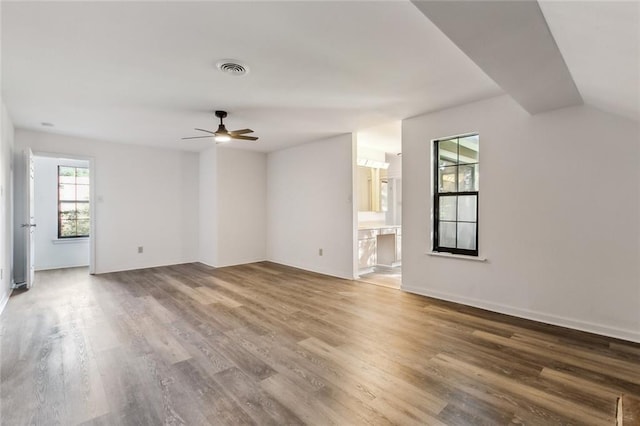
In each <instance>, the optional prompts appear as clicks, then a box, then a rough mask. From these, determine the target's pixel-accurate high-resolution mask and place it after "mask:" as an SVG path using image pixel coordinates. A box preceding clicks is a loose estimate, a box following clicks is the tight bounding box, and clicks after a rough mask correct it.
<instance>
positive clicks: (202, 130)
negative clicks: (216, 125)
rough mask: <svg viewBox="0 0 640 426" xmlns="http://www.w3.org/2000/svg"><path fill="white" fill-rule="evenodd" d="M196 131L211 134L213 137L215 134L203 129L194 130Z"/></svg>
mask: <svg viewBox="0 0 640 426" xmlns="http://www.w3.org/2000/svg"><path fill="white" fill-rule="evenodd" d="M196 130H199V131H201V132H207V133H211V134H212V135H215V133H214V132H212V131H211V130H205V129H196Z"/></svg>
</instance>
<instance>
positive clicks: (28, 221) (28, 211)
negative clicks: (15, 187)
mask: <svg viewBox="0 0 640 426" xmlns="http://www.w3.org/2000/svg"><path fill="white" fill-rule="evenodd" d="M24 162H25V171H26V176H25V177H26V179H27V180H26V185H25V187H26V190H27V194H26V196H25V197H24V198H25V209H24V211H25V218H24V222H22V228H23V229H24V238H25V248H26V254H27V267H26V271H25V272H26V273H25V283H26V285H27V288H31V287H33V284H34V279H35V266H34V262H35V241H34V232H35V228H36V224H35V223H34V213H33V211H34V209H33V192H34V190H33V188H34V186H33V178H34V165H33V152H32V151H31V149H30V148H27V149H25V151H24Z"/></svg>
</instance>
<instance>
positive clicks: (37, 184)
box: [34, 157, 89, 271]
mask: <svg viewBox="0 0 640 426" xmlns="http://www.w3.org/2000/svg"><path fill="white" fill-rule="evenodd" d="M58 166H73V167H89V162H88V161H83V160H72V159H64V158H54V157H34V195H35V196H34V221H35V223H36V224H37V225H38V226H37V227H36V231H35V233H34V235H35V269H36V271H40V270H44V269H56V268H70V267H74V266H86V265H88V264H89V239H88V238H79V239H76V238H68V239H61V240H59V239H58Z"/></svg>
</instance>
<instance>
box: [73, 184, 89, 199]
mask: <svg viewBox="0 0 640 426" xmlns="http://www.w3.org/2000/svg"><path fill="white" fill-rule="evenodd" d="M76 191H77V193H76V194H77V197H78V198H76V200H80V201H89V185H78V186H77V190H76Z"/></svg>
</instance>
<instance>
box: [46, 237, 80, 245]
mask: <svg viewBox="0 0 640 426" xmlns="http://www.w3.org/2000/svg"><path fill="white" fill-rule="evenodd" d="M87 241H89V237H81V238H56V239H53V240H51V243H52V244H79V243H84V242H87Z"/></svg>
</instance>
